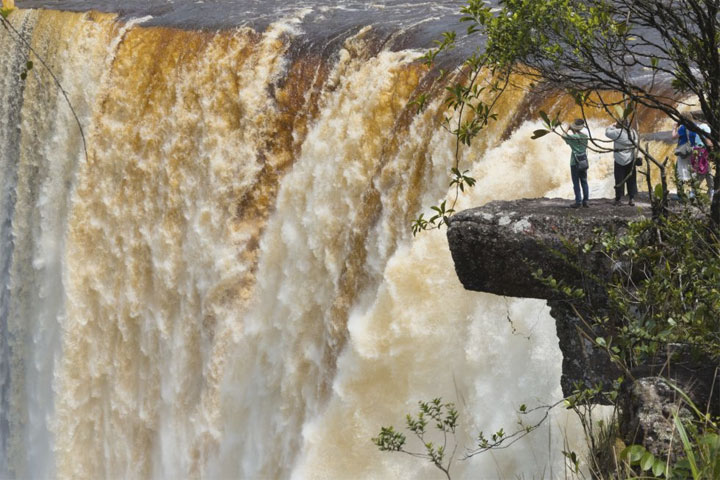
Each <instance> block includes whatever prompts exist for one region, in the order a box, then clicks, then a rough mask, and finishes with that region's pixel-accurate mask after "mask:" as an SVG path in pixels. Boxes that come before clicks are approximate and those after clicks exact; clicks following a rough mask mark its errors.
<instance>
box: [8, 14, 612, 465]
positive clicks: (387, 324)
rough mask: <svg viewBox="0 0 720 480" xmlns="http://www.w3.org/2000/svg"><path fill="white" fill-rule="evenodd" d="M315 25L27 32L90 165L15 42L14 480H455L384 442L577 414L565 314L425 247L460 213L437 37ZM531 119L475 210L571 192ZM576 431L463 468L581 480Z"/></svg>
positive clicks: (508, 132)
mask: <svg viewBox="0 0 720 480" xmlns="http://www.w3.org/2000/svg"><path fill="white" fill-rule="evenodd" d="M323 8H326V10H322V9H320V10H319V11H320V13H322V14H323V15H325V14H327V15H331V13H332V11H331V10H332V9H331V8H330V7H323ZM453 9H455V7H453ZM433 12H434V10H433ZM441 13H442V12H440V13H436V14H437V15H440V14H441ZM311 14H314V15H319V14H318V12H317V11H316V12H313V11H312V9H309V8H306V9H297V10H295V11H292V12H289V13H288V12H287V11H286V12H284V13H283V14H282V15H280V16H278V17H277V18H276V19H275V20H274V21H272V22H268V23H267V25H265V26H263V28H258V27H257V26H245V27H233V28H227V27H224V28H221V29H212V28H203V29H197V30H194V29H190V28H184V29H179V28H176V27H171V26H167V25H166V26H162V25H153V24H152V21H151V17H147V18H145V17H140V16H136V17H130V16H126V17H122V18H120V17H117V16H116V15H114V14H104V13H97V12H89V13H88V12H86V13H71V12H64V13H61V12H54V11H44V10H20V11H16V12H14V13H12V14H11V16H10V20H11V22H12V24H13V25H14V26H15V27H16V28H17V29H18V31H20V32H21V33H22V34H23V35H24V36H25V38H27V39H28V41H29V42H30V44H31V45H32V48H33V49H34V50H36V51H37V52H38V53H39V54H40V55H41V56H42V57H43V58H44V60H45V61H46V62H47V65H48V66H49V67H50V68H51V69H52V71H53V72H54V74H55V75H56V76H57V78H58V80H59V81H60V83H61V84H62V86H63V88H64V89H65V91H66V92H67V95H68V98H69V100H70V102H71V104H72V106H73V108H74V110H75V112H76V113H77V115H78V118H79V120H80V123H81V125H82V127H83V132H84V135H85V139H86V141H87V157H86V156H85V151H84V147H83V139H82V137H81V134H80V130H79V129H78V126H77V124H76V123H75V120H74V117H73V114H72V112H71V110H70V109H69V107H68V104H67V102H66V101H65V98H64V96H63V95H62V92H61V91H60V90H59V89H58V88H56V87H55V85H54V82H53V79H52V78H51V77H50V75H49V74H48V72H47V70H45V69H43V68H41V66H40V65H38V62H37V60H36V61H35V63H36V66H35V68H34V69H33V70H31V71H30V72H29V74H28V76H27V79H22V78H21V76H20V74H21V73H22V71H23V70H24V68H25V63H26V60H27V56H28V50H27V48H26V47H25V46H23V45H22V44H18V43H17V41H16V39H15V37H14V36H13V35H11V34H10V32H7V31H2V32H0V48H2V50H3V52H5V53H4V54H3V56H2V57H1V58H0V125H1V126H2V128H1V129H0V145H1V149H0V162H1V168H0V179H1V180H0V218H1V223H0V242H1V247H0V268H1V272H2V284H3V289H2V294H1V295H0V328H1V329H2V339H1V340H0V429H1V432H2V436H1V439H2V440H1V441H0V477H3V478H5V477H11V478H52V477H57V478H78V479H79V478H88V479H97V478H243V479H254V478H262V479H265V478H298V479H303V478H308V479H309V478H328V479H329V478H333V479H338V478H348V479H349V478H437V477H436V475H437V473H436V472H435V471H433V467H432V465H430V464H426V463H423V462H421V461H418V460H415V459H412V458H409V457H404V456H402V455H399V454H386V453H380V452H378V451H377V449H376V447H374V445H372V443H371V442H370V438H371V437H372V436H374V435H376V434H377V432H378V431H379V428H380V426H381V425H387V424H391V423H392V424H395V425H396V426H401V425H402V422H403V418H404V414H405V412H408V411H413V410H414V409H415V406H416V404H417V401H418V400H427V399H431V398H434V397H443V399H444V400H446V401H454V402H455V403H456V404H457V405H458V407H459V410H460V415H461V423H462V424H463V426H462V429H461V432H460V433H459V438H460V439H461V440H462V441H464V442H466V443H467V445H472V440H473V438H474V437H475V436H476V434H477V433H478V432H479V431H480V430H484V431H486V432H488V431H494V429H497V428H500V427H504V428H505V429H506V430H511V429H513V427H514V426H515V424H516V421H517V416H516V414H515V410H516V408H517V407H518V405H519V404H520V403H526V404H528V405H536V404H542V403H548V402H551V401H554V400H557V399H558V398H560V396H561V392H560V386H559V378H560V364H561V358H560V353H559V349H558V346H557V338H556V336H555V332H554V328H555V327H554V322H553V321H552V319H551V318H550V317H549V313H548V310H547V307H546V306H545V304H544V303H543V302H539V301H530V300H514V299H506V298H501V297H495V296H491V295H483V294H477V293H473V292H467V291H464V290H463V288H462V286H461V285H460V284H459V282H458V280H457V278H456V277H455V273H454V270H453V266H452V261H451V258H450V254H449V252H448V249H447V241H446V239H445V235H444V232H443V231H433V232H428V233H423V234H421V235H418V236H417V237H413V236H412V234H411V232H410V228H409V225H410V223H411V220H412V219H413V218H415V217H416V216H417V215H418V213H419V212H421V211H422V210H423V208H426V207H427V206H428V205H430V204H434V203H435V202H437V201H438V200H439V199H442V198H444V197H446V196H451V193H452V192H451V191H450V190H448V186H447V183H448V180H447V171H448V169H449V166H450V165H451V163H452V160H453V152H454V143H453V137H452V136H451V135H449V134H448V133H447V132H445V131H444V130H443V129H441V128H439V124H440V120H441V118H442V115H443V114H444V113H445V112H444V111H443V110H442V108H441V102H440V101H439V100H440V99H439V96H437V95H436V96H435V98H436V100H435V101H434V102H433V103H432V104H431V105H430V107H429V108H428V109H427V110H425V111H424V112H422V113H417V112H416V110H415V109H414V108H410V107H408V106H407V104H408V101H409V100H410V99H412V98H413V96H414V95H417V94H418V93H419V92H422V91H430V90H432V89H435V91H437V90H439V89H440V87H439V86H438V85H437V84H436V83H434V82H435V80H433V77H432V75H431V73H429V72H428V70H427V69H426V68H425V67H423V66H422V65H420V64H419V63H418V62H417V61H416V59H417V57H418V55H419V51H418V50H416V49H411V48H409V47H414V46H419V45H412V42H409V41H408V40H407V35H409V33H408V32H411V31H412V28H415V26H416V25H420V24H422V23H423V22H422V21H419V20H418V21H417V22H415V23H412V22H410V26H408V25H407V24H404V25H405V26H404V27H403V29H399V31H398V32H393V31H389V30H388V29H387V27H383V28H378V27H377V26H375V25H373V24H371V23H368V24H367V25H362V24H361V23H362V22H359V23H358V24H357V25H355V24H353V25H348V26H346V27H344V29H343V30H340V31H339V33H333V34H332V35H330V34H328V35H327V36H326V37H323V40H322V42H321V41H319V40H317V38H319V37H318V36H317V35H319V34H318V33H317V31H316V32H315V33H314V35H315V37H312V36H311V35H310V34H309V33H308V30H309V29H310V28H311V26H310V25H309V24H308V22H307V21H306V16H308V15H311ZM317 30H321V29H317ZM421 43H424V40H423V41H422V42H421ZM30 58H31V59H32V58H33V57H32V56H31V57H30ZM553 101H554V100H553V99H549V100H547V102H550V103H552V102H553ZM527 103H528V99H527V98H526V94H525V93H523V92H521V91H520V90H517V91H515V92H513V93H511V94H509V95H506V96H505V98H504V99H503V103H502V105H500V108H499V111H500V112H501V115H500V118H499V120H498V121H497V122H495V123H493V124H492V125H491V126H490V128H489V130H488V131H487V133H485V134H484V135H483V137H482V138H480V139H478V141H477V142H476V143H475V145H474V146H473V148H472V149H469V150H468V151H466V152H464V154H463V159H464V160H463V161H464V162H465V164H466V165H467V168H469V169H470V170H471V172H470V174H471V175H472V176H473V177H475V178H476V179H477V180H478V184H477V186H476V187H475V188H474V189H473V191H472V192H471V193H469V194H466V195H464V196H462V197H461V199H460V201H459V204H458V205H457V206H456V208H457V209H460V208H467V207H470V206H476V205H480V204H482V203H484V202H487V201H489V200H493V199H500V198H502V199H510V198H520V197H532V196H543V195H545V194H548V193H551V194H560V195H566V196H567V195H568V194H569V192H570V185H569V183H570V182H569V178H568V177H569V175H568V171H567V170H568V169H567V156H566V155H565V150H564V147H563V146H562V144H561V142H560V141H558V140H557V139H550V138H549V137H548V139H546V140H545V141H542V142H541V141H537V142H534V141H531V140H530V138H529V137H530V132H532V130H533V129H535V128H537V125H536V123H535V122H534V121H532V120H525V121H521V120H522V119H523V118H526V116H527V115H526V113H527V112H524V111H522V108H523V105H526V104H527ZM511 126H513V128H510V127H511ZM558 152H562V153H558ZM611 165H612V163H611V161H606V162H598V165H597V167H596V168H595V171H594V172H593V173H592V174H591V184H592V186H593V192H594V194H596V195H597V194H599V193H601V192H604V191H607V190H608V188H609V187H611V185H612V183H611V180H608V179H607V178H606V177H607V175H606V174H607V172H608V171H609V169H610V168H611ZM529 172H531V174H530V173H529ZM593 176H594V178H593ZM567 422H568V417H566V416H565V414H564V413H563V414H557V415H556V416H554V417H553V418H552V420H551V421H550V422H548V423H547V424H546V425H545V426H544V427H543V428H542V429H541V430H539V431H537V432H534V434H532V435H530V436H528V437H526V438H525V439H524V440H522V442H521V443H519V444H517V446H516V448H511V449H509V450H504V451H499V452H497V453H492V454H484V455H481V456H478V457H475V458H473V459H471V460H467V461H462V462H459V463H458V464H457V465H456V466H455V467H454V469H455V472H454V473H455V475H456V476H457V478H483V479H484V478H512V477H515V476H519V475H534V474H536V473H537V472H544V473H545V475H546V476H549V477H553V476H554V475H556V474H557V475H559V474H560V472H562V471H563V470H562V468H563V458H562V454H561V450H562V446H563V442H564V441H565V440H568V441H570V442H571V443H572V442H577V441H578V440H577V439H578V438H579V437H578V435H577V432H576V429H575V427H574V426H573V425H572V424H569V425H570V426H569V427H567V428H568V429H569V430H566V424H567ZM577 448H580V447H577Z"/></svg>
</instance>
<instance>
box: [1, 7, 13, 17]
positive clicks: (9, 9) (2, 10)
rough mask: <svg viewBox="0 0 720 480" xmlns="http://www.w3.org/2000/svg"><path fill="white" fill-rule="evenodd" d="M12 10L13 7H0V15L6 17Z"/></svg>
mask: <svg viewBox="0 0 720 480" xmlns="http://www.w3.org/2000/svg"><path fill="white" fill-rule="evenodd" d="M14 10H15V9H14V8H11V7H8V8H5V7H3V8H0V16H1V17H2V18H3V19H7V17H8V15H10V14H11V13H12V12H13V11H14Z"/></svg>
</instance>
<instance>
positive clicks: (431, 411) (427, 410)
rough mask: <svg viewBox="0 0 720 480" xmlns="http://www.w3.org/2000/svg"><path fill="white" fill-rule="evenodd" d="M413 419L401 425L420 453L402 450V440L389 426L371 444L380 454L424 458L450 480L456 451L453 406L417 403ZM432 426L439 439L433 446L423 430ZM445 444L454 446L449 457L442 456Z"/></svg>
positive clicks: (456, 420) (455, 415)
mask: <svg viewBox="0 0 720 480" xmlns="http://www.w3.org/2000/svg"><path fill="white" fill-rule="evenodd" d="M418 410H419V411H418V413H417V415H410V414H407V415H406V416H405V424H406V426H407V429H408V430H409V431H411V432H412V433H413V434H414V435H415V437H416V438H417V440H419V442H420V444H421V445H422V447H423V448H424V452H423V453H415V452H413V451H410V450H406V449H405V445H406V442H407V439H406V437H405V436H404V435H403V434H402V433H399V432H397V431H395V429H394V428H393V427H392V426H389V427H381V428H380V434H379V435H378V436H377V437H374V438H373V439H372V442H373V443H374V444H375V445H376V446H377V447H378V449H379V450H380V451H388V452H402V453H405V454H408V455H412V456H414V457H420V458H425V459H427V460H429V461H430V462H432V463H433V464H434V465H435V466H436V467H437V468H438V469H440V470H441V471H442V472H444V473H445V475H446V476H447V477H448V478H450V473H449V472H450V466H451V464H452V461H453V459H454V456H455V451H456V449H457V441H456V440H455V437H454V435H455V430H456V428H457V424H458V412H457V410H456V409H455V404H453V403H443V401H442V399H441V398H434V399H433V400H431V401H429V402H423V401H420V402H418ZM431 422H432V424H433V425H434V427H435V429H436V430H437V433H439V434H441V435H439V436H438V437H439V441H438V442H437V443H435V442H433V441H431V440H429V438H428V435H430V432H428V429H427V426H428V425H429V424H430V423H431ZM448 443H450V444H453V443H454V444H455V446H454V448H452V449H451V450H450V452H451V454H450V456H449V457H448V456H447V455H446V453H447V451H448V449H447V447H448Z"/></svg>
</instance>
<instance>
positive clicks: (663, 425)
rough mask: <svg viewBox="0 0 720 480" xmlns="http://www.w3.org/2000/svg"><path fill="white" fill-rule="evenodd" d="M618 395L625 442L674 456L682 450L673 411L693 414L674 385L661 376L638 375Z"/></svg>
mask: <svg viewBox="0 0 720 480" xmlns="http://www.w3.org/2000/svg"><path fill="white" fill-rule="evenodd" d="M624 393H625V394H624V395H623V397H622V398H621V404H622V406H621V411H622V415H623V418H622V421H621V422H620V428H621V432H620V433H621V434H622V435H623V440H624V441H625V442H626V443H627V444H643V445H645V448H647V449H648V450H649V451H650V452H652V454H653V455H655V456H657V457H659V458H665V457H666V456H667V455H668V454H670V456H671V457H672V458H673V459H675V458H677V457H678V455H680V454H682V444H681V443H680V442H679V441H678V438H677V434H676V433H675V428H674V426H673V421H674V417H673V415H674V414H677V415H678V416H679V417H680V418H681V420H686V421H688V420H692V419H693V414H692V413H691V412H690V410H689V409H688V407H687V406H684V405H683V403H682V402H681V401H680V399H679V395H678V393H677V391H676V390H675V389H673V388H672V387H670V385H669V384H668V382H667V381H666V380H665V379H663V378H661V377H645V378H639V379H637V380H635V381H634V382H632V383H631V384H629V387H628V388H626V389H625V391H624Z"/></svg>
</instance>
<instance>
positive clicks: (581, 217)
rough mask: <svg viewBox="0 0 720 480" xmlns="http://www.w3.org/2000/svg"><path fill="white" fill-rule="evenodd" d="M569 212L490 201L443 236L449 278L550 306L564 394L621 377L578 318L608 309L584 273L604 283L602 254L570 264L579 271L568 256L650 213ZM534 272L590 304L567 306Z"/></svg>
mask: <svg viewBox="0 0 720 480" xmlns="http://www.w3.org/2000/svg"><path fill="white" fill-rule="evenodd" d="M569 205H570V202H569V201H568V200H561V199H547V198H541V199H531V200H528V199H523V200H515V201H509V202H492V203H489V204H487V205H485V206H483V207H479V208H474V209H471V210H465V211H463V212H459V213H457V214H456V215H454V216H453V217H451V218H450V221H449V228H448V232H447V236H448V241H449V243H450V251H451V253H452V257H453V260H454V262H455V271H456V272H457V275H458V278H459V279H460V281H461V282H462V284H463V286H464V287H465V288H466V289H468V290H475V291H479V292H487V293H494V294H496V295H505V296H510V297H523V298H540V299H545V300H548V305H549V306H550V308H551V314H552V316H553V318H554V319H555V321H556V327H557V334H558V338H559V340H560V349H561V350H562V352H563V375H562V379H561V383H562V388H563V393H564V394H565V395H570V394H572V391H573V384H574V383H575V382H584V383H585V384H586V385H594V384H596V383H611V382H612V381H613V380H615V379H617V378H618V377H619V376H620V372H619V371H618V370H617V369H616V368H615V367H614V366H613V365H612V364H611V363H610V361H609V359H608V358H607V356H606V355H605V354H604V353H603V352H601V351H597V350H596V349H594V348H593V347H592V344H591V342H590V341H589V340H588V339H587V338H586V336H590V338H596V337H597V336H598V335H601V334H602V332H594V331H591V330H590V329H589V328H588V327H587V326H585V324H584V322H583V319H582V317H583V316H584V315H586V314H588V313H589V312H590V311H592V312H593V313H598V309H602V307H603V306H604V305H605V304H606V299H605V297H604V291H602V289H597V288H595V289H594V290H593V287H592V285H590V284H589V283H588V282H586V281H585V280H586V278H587V274H592V275H594V276H595V277H596V278H600V279H602V278H604V277H606V276H607V275H608V274H609V272H610V269H611V268H612V267H613V266H612V265H609V264H608V262H607V260H606V259H605V257H603V256H601V255H596V254H588V255H581V256H579V257H576V258H578V259H579V262H580V264H579V265H578V267H579V268H573V267H572V263H569V262H568V259H567V256H566V255H569V254H570V253H571V250H572V249H575V248H581V247H582V245H583V244H584V243H585V242H586V241H588V240H590V239H591V237H592V236H593V232H594V230H595V229H598V228H599V229H602V230H603V231H619V230H622V229H624V228H626V227H627V224H628V222H630V221H632V220H638V219H641V218H644V217H647V216H649V215H650V214H651V211H650V204H649V203H648V202H647V201H642V200H640V201H637V202H636V206H634V207H630V206H628V205H622V206H614V205H613V203H612V200H608V199H601V200H596V201H591V206H590V208H578V209H574V208H568V207H569ZM537 269H542V270H543V272H544V273H545V274H551V275H552V276H553V277H554V278H555V279H557V280H560V281H562V282H564V283H565V284H567V285H569V286H573V287H582V288H584V289H585V290H586V292H587V293H588V295H589V297H590V298H588V300H587V302H586V303H585V304H584V305H580V306H579V307H578V306H577V305H575V306H574V307H572V306H570V305H569V304H568V303H566V302H565V301H564V299H563V298H561V297H560V296H559V295H558V294H557V292H555V291H554V290H552V289H550V288H548V287H546V286H545V285H544V284H543V283H542V282H540V281H538V280H536V279H535V278H534V277H533V275H532V272H534V271H536V270H537ZM583 272H585V275H584V274H583Z"/></svg>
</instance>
